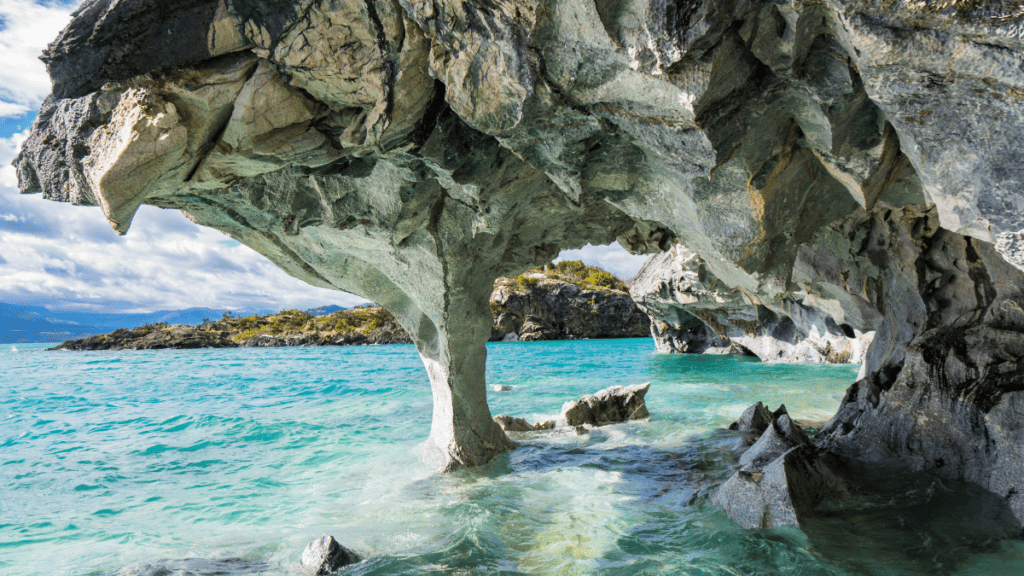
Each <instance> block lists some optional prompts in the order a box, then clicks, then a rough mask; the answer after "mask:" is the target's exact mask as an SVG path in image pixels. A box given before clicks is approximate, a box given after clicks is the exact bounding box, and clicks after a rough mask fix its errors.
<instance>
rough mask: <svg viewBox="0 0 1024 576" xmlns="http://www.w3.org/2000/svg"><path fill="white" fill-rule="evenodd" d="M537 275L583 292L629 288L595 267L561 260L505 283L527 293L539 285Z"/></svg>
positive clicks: (626, 289)
mask: <svg viewBox="0 0 1024 576" xmlns="http://www.w3.org/2000/svg"><path fill="white" fill-rule="evenodd" d="M538 274H543V275H544V276H545V277H547V278H551V279H552V280H561V281H562V282H568V283H570V284H573V285H575V286H578V287H579V288H581V289H585V290H586V289H590V290H593V289H599V290H617V291H619V292H628V291H629V287H628V286H626V283H625V282H623V281H622V279H621V278H619V277H617V276H615V275H614V274H612V273H610V272H608V271H607V270H604V269H602V268H598V267H597V266H590V265H587V264H584V263H583V262H582V261H580V260H563V261H561V262H558V263H557V264H548V265H547V266H545V267H544V268H534V269H532V270H527V271H526V272H523V273H522V274H520V275H519V276H516V277H514V278H510V279H508V280H505V282H508V283H509V284H510V285H511V287H512V288H513V289H514V290H516V291H517V292H521V291H529V290H532V289H534V288H535V287H536V286H537V284H539V283H540V278H537V275H538ZM499 282H501V280H499Z"/></svg>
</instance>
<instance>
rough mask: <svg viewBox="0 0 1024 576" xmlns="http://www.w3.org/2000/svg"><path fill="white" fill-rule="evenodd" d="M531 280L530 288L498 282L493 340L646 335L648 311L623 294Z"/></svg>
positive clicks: (557, 282) (554, 281)
mask: <svg viewBox="0 0 1024 576" xmlns="http://www.w3.org/2000/svg"><path fill="white" fill-rule="evenodd" d="M532 280H533V281H534V282H535V283H531V285H529V286H517V285H516V284H515V282H514V281H504V282H503V281H501V280H499V281H498V284H497V286H496V287H495V289H494V294H493V295H492V296H491V304H492V306H491V308H492V312H494V328H493V332H492V335H491V339H492V340H526V341H531V340H569V339H573V340H575V339H581V338H643V337H645V336H647V335H648V334H649V333H650V328H649V325H650V323H649V321H648V319H647V315H646V314H644V313H643V312H641V311H640V310H639V309H638V308H637V306H636V304H634V303H633V300H632V299H630V297H629V295H628V294H626V293H624V292H619V291H617V290H601V289H598V288H597V287H589V288H588V287H580V286H577V285H575V284H573V283H570V282H561V281H558V280H554V279H549V278H543V277H541V278H533V279H532Z"/></svg>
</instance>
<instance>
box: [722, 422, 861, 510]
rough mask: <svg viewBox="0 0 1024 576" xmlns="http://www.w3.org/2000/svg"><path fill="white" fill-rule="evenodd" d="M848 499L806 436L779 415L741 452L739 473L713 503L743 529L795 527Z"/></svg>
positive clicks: (730, 479)
mask: <svg viewBox="0 0 1024 576" xmlns="http://www.w3.org/2000/svg"><path fill="white" fill-rule="evenodd" d="M758 405H760V403H758V404H756V405H755V407H756V406H758ZM752 408H753V407H752ZM780 410H781V409H780ZM776 413H777V414H778V413H779V411H776ZM846 494H847V490H846V487H845V486H844V485H843V482H842V481H841V480H840V479H839V478H838V477H837V476H836V475H835V474H834V473H833V472H832V471H831V470H830V469H829V468H828V466H826V465H825V463H824V462H822V460H821V458H819V456H818V451H817V450H816V449H815V447H814V445H813V444H812V443H811V440H810V438H808V437H807V434H806V433H804V431H803V430H802V429H801V428H800V427H799V426H797V425H796V424H794V423H793V421H792V420H791V419H790V418H789V415H788V414H785V413H782V414H779V415H778V416H777V417H775V418H773V419H772V421H771V424H770V425H769V426H768V427H767V428H766V429H765V431H764V433H763V434H761V437H760V438H758V440H757V442H755V443H754V445H753V446H751V447H750V449H749V450H747V451H746V452H744V453H743V455H742V456H741V457H740V469H739V470H738V471H737V472H736V473H735V474H733V476H732V477H731V478H729V480H727V481H726V482H725V484H723V485H722V486H721V487H720V488H719V489H718V490H716V491H715V493H714V494H713V495H712V496H711V501H712V502H713V503H714V504H715V505H716V506H718V507H719V508H721V509H722V510H724V511H725V513H726V514H728V515H729V517H730V518H732V519H733V520H734V521H735V522H736V523H737V524H739V525H740V526H742V527H743V528H775V527H778V526H799V525H800V520H801V518H803V517H805V516H807V515H809V514H811V513H813V511H814V509H815V508H816V507H817V506H818V505H819V504H821V502H822V501H823V500H824V499H826V498H835V497H842V496H845V495H846Z"/></svg>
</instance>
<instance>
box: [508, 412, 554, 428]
mask: <svg viewBox="0 0 1024 576" xmlns="http://www.w3.org/2000/svg"><path fill="white" fill-rule="evenodd" d="M494 421H495V422H497V423H498V426H501V429H502V430H504V431H506V432H534V431H537V430H550V429H552V428H554V427H555V421H554V420H546V421H544V422H534V423H533V424H530V423H529V422H527V421H526V419H524V418H514V417H512V416H508V415H505V414H498V415H497V416H495V417H494Z"/></svg>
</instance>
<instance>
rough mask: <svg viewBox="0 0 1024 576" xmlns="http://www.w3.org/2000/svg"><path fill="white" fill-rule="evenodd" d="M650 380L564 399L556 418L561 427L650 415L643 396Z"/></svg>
mask: <svg viewBox="0 0 1024 576" xmlns="http://www.w3.org/2000/svg"><path fill="white" fill-rule="evenodd" d="M650 388H651V383H650V382H645V383H644V384H636V385H633V386H612V387H611V388H605V389H604V390H601V391H600V392H597V393H595V394H591V395H589V396H584V397H582V398H580V399H579V400H573V401H571V402H566V403H565V404H564V405H563V406H562V415H561V417H559V419H558V424H559V425H561V426H580V425H583V424H590V425H592V426H600V425H601V424H613V423H615V422H625V421H626V420H639V419H641V418H647V417H648V416H650V412H648V411H647V403H646V402H645V401H644V396H645V395H646V394H647V391H648V390H649V389H650Z"/></svg>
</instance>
